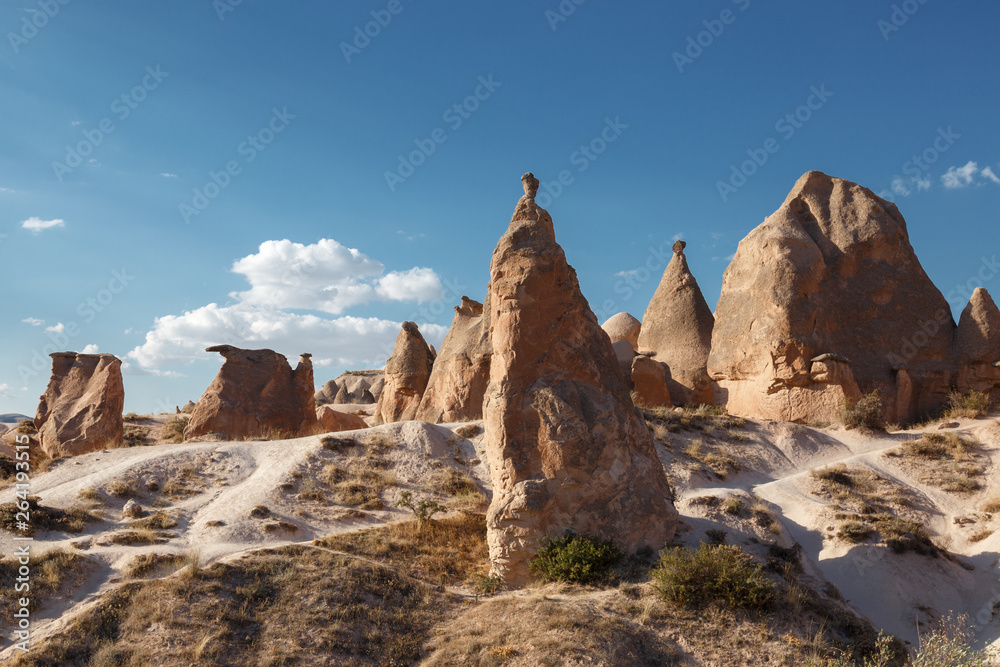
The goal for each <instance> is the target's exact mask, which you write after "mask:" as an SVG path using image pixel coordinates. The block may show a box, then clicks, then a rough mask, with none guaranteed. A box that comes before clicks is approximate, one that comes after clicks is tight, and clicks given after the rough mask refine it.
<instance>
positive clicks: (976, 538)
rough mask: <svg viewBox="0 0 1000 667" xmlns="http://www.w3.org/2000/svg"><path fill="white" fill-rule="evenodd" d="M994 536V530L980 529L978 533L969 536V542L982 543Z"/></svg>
mask: <svg viewBox="0 0 1000 667" xmlns="http://www.w3.org/2000/svg"><path fill="white" fill-rule="evenodd" d="M992 534H993V529H992V528H980V529H979V530H977V531H976V532H974V533H973V534H972V535H969V541H970V542H982V541H983V540H985V539H986V538H987V537H989V536H990V535H992Z"/></svg>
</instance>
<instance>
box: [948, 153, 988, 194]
mask: <svg viewBox="0 0 1000 667" xmlns="http://www.w3.org/2000/svg"><path fill="white" fill-rule="evenodd" d="M987 181H990V182H992V183H996V184H997V185H1000V178H998V177H997V175H996V173H994V171H993V169H992V168H991V167H988V166H987V167H983V168H982V169H980V168H979V163H978V162H974V161H971V160H970V161H969V162H967V163H966V164H965V165H964V166H961V167H948V171H946V172H945V173H944V175H943V176H941V182H942V183H944V187H946V188H948V189H949V190H957V189H958V188H964V187H968V186H970V185H973V184H976V185H985V184H986V182H987Z"/></svg>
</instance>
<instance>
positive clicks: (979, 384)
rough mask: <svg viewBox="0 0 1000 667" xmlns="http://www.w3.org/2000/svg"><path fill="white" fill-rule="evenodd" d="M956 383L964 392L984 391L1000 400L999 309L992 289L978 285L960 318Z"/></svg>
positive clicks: (956, 354)
mask: <svg viewBox="0 0 1000 667" xmlns="http://www.w3.org/2000/svg"><path fill="white" fill-rule="evenodd" d="M955 357H956V360H957V361H958V380H957V382H956V385H957V387H958V390H959V391H960V392H962V393H966V392H970V391H983V392H986V393H987V394H990V397H991V398H992V399H993V400H994V401H996V400H1000V368H998V367H997V365H996V364H997V362H1000V309H998V308H997V305H996V304H995V303H994V302H993V299H992V298H991V297H990V293H989V292H987V291H986V290H985V289H983V288H982V287H977V288H976V290H975V291H974V292H973V293H972V298H971V299H969V304H968V305H967V306H966V307H965V310H963V311H962V316H961V317H960V318H959V319H958V331H957V332H955Z"/></svg>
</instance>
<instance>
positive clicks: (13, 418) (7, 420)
mask: <svg viewBox="0 0 1000 667" xmlns="http://www.w3.org/2000/svg"><path fill="white" fill-rule="evenodd" d="M25 419H31V417H29V416H28V415H22V414H20V413H17V412H8V413H7V414H3V415H0V424H18V423H20V422H23V421H24V420H25Z"/></svg>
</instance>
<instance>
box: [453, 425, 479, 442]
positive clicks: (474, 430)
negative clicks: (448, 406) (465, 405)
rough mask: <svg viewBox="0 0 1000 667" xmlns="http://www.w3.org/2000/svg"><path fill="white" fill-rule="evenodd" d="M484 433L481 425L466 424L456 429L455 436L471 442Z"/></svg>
mask: <svg viewBox="0 0 1000 667" xmlns="http://www.w3.org/2000/svg"><path fill="white" fill-rule="evenodd" d="M482 432H483V428H482V427H481V426H480V425H479V424H465V425H463V426H459V427H458V428H456V429H455V435H457V436H458V437H460V438H463V439H465V440H471V439H472V438H475V437H476V436H477V435H479V434H480V433H482Z"/></svg>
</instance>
